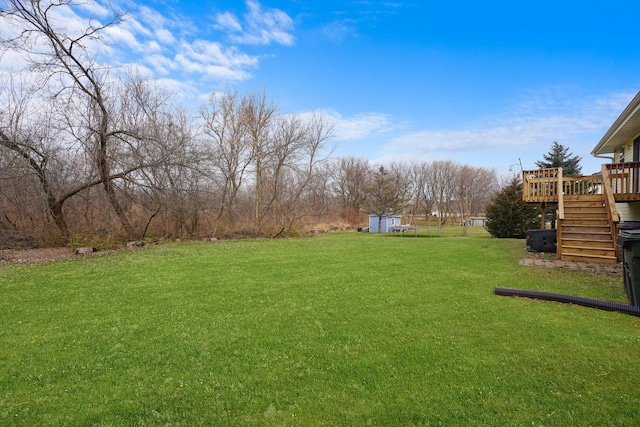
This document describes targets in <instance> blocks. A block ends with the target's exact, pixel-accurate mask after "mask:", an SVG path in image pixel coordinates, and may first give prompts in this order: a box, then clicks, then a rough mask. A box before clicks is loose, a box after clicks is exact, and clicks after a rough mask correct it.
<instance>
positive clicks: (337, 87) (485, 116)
mask: <svg viewBox="0 0 640 427" xmlns="http://www.w3.org/2000/svg"><path fill="white" fill-rule="evenodd" d="M114 4H115V5H116V6H118V7H120V8H122V9H123V10H126V11H127V12H128V14H129V20H128V21H126V22H125V23H124V25H122V26H121V27H120V28H118V29H111V30H110V33H109V35H108V41H109V42H110V45H111V48H110V50H109V52H108V53H109V61H110V62H111V63H112V64H113V65H136V66H137V67H139V68H140V69H142V70H143V71H144V72H145V73H147V74H148V75H149V76H150V77H151V78H153V79H157V80H158V81H159V82H161V84H162V85H163V86H165V87H166V88H168V89H170V90H173V91H175V92H176V94H178V95H179V97H180V99H181V101H182V102H184V103H185V105H187V106H189V107H190V108H193V109H194V111H195V110H196V108H197V105H198V103H199V102H201V101H202V100H203V99H205V98H206V95H207V94H208V93H211V92H220V91H226V90H232V89H237V90H238V91H240V92H249V91H262V90H264V91H266V93H267V95H268V96H269V97H271V98H272V99H273V100H274V101H276V102H277V103H278V105H279V108H280V110H281V111H283V112H300V113H303V112H308V111H311V110H321V111H324V112H325V113H327V114H328V115H329V116H330V117H331V118H332V120H334V121H335V123H336V137H335V140H334V141H335V142H336V143H337V144H338V148H337V150H336V152H335V155H338V156H344V155H354V156H358V157H365V158H369V159H371V160H372V161H373V162H376V163H385V162H389V161H392V160H427V161H430V160H441V159H451V160H455V161H457V162H460V163H466V164H470V165H473V166H483V167H488V168H496V169H497V170H498V171H499V172H501V173H506V172H507V170H508V169H509V166H510V165H512V164H516V163H518V162H519V159H520V160H521V161H522V164H523V166H524V167H525V169H526V168H533V167H534V162H535V161H536V160H541V159H542V155H543V154H545V153H546V152H548V150H549V148H550V147H551V145H552V142H553V141H558V142H560V143H561V144H563V145H566V146H569V147H570V149H571V151H572V152H573V153H574V154H577V155H579V156H581V157H582V159H583V160H582V164H583V172H585V173H591V172H595V171H597V170H599V165H600V164H601V163H602V162H606V161H605V160H600V159H594V158H592V157H591V155H590V152H591V149H592V148H593V147H594V146H595V145H596V144H597V142H598V141H599V140H600V138H601V137H602V135H603V134H604V133H605V132H606V130H607V129H608V128H609V126H610V125H611V123H612V122H613V121H614V120H615V119H616V118H617V116H618V115H619V114H620V113H621V112H622V110H623V109H624V107H625V106H626V105H627V103H628V102H629V101H630V100H631V99H632V98H633V96H634V95H635V93H636V92H637V91H638V90H640V73H639V70H640V49H638V44H637V41H638V39H639V37H638V34H637V29H636V28H637V22H636V21H637V17H638V16H640V1H635V0H580V1H577V0H576V1H571V0H565V1H563V0H554V1H548V0H535V1H528V0H518V1H515V0H510V1H506V0H504V1H499V0H487V1H480V0H458V1H455V0H446V1H445V0H410V1H393V0H391V1H373V0H372V1H365V0H342V1H337V0H246V1H243V0H233V1H231V0H218V1H216V0H201V1H178V0H163V1H151V0H143V1H135V2H134V1H131V2H126V0H119V3H118V2H116V3H114ZM87 13H91V14H92V15H93V16H95V17H98V18H99V17H100V16H101V13H102V12H101V10H100V9H99V8H96V7H94V8H91V9H90V10H88V11H87ZM66 19H69V20H72V19H74V17H71V16H69V17H67V18H66Z"/></svg>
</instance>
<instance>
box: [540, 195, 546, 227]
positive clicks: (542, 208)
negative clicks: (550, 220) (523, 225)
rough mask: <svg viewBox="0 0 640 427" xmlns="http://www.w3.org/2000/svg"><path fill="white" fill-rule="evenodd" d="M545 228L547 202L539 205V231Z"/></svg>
mask: <svg viewBox="0 0 640 427" xmlns="http://www.w3.org/2000/svg"><path fill="white" fill-rule="evenodd" d="M546 226H547V202H542V203H540V230H544V229H545V227H546Z"/></svg>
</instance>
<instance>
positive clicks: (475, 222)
mask: <svg viewBox="0 0 640 427" xmlns="http://www.w3.org/2000/svg"><path fill="white" fill-rule="evenodd" d="M486 220H487V218H483V217H471V218H469V227H484V225H485V221H486Z"/></svg>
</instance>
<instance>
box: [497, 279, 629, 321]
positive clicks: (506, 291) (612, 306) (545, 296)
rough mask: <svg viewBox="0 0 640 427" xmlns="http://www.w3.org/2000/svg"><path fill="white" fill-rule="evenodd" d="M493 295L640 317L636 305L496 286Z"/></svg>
mask: <svg viewBox="0 0 640 427" xmlns="http://www.w3.org/2000/svg"><path fill="white" fill-rule="evenodd" d="M493 293H494V294H496V295H502V296H508V297H525V298H534V299H541V300H545V301H557V302H564V303H567V304H576V305H582V306H585V307H591V308H599V309H600V310H607V311H619V312H620V313H626V314H631V315H633V316H640V307H637V306H635V305H629V304H623V303H620V302H613V301H602V300H598V299H591V298H582V297H574V296H571V295H563V294H553V293H551V292H541V291H529V290H524V289H513V288H501V287H498V286H496V287H495V288H494V289H493Z"/></svg>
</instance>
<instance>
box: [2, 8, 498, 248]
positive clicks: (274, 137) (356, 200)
mask: <svg viewBox="0 0 640 427" xmlns="http://www.w3.org/2000/svg"><path fill="white" fill-rule="evenodd" d="M76 6H77V5H76V4H74V2H73V0H63V1H57V2H47V1H39V0H31V1H27V2H23V1H18V0H4V1H2V3H0V22H2V25H5V26H6V27H5V28H11V29H12V31H11V32H10V36H9V37H6V36H5V37H3V38H2V40H1V47H2V55H7V56H8V55H10V54H19V56H20V58H21V60H22V61H23V62H22V68H20V69H12V70H2V73H0V173H1V174H0V177H1V178H0V212H1V213H2V214H1V216H0V228H13V229H17V230H28V231H31V232H34V233H36V234H37V235H38V236H40V238H41V239H43V240H44V241H47V242H51V243H66V242H69V241H72V240H74V239H78V238H82V239H86V238H95V237H104V238H106V237H109V238H115V239H119V240H121V239H129V240H134V239H140V238H143V237H147V236H155V237H161V236H165V237H184V236H237V235H248V236H275V235H283V234H291V233H297V232H300V231H305V230H309V229H312V228H317V227H318V225H319V224H331V223H344V224H347V225H353V226H357V225H361V224H362V220H363V213H375V214H380V215H382V214H385V213H388V212H391V211H395V212H400V211H403V212H405V213H406V214H407V215H409V216H410V217H416V216H424V217H429V216H431V215H432V214H434V213H435V215H436V216H437V220H438V221H440V222H445V221H446V220H447V219H448V218H451V217H453V216H457V217H459V218H462V219H463V220H464V218H467V217H468V216H471V215H476V214H478V213H481V212H483V211H484V208H485V206H486V205H487V202H488V201H489V199H490V198H491V196H493V194H494V193H495V191H496V189H497V186H498V184H497V180H496V174H495V171H493V170H488V169H484V168H474V167H471V166H466V165H460V164H457V163H455V162H453V161H434V162H413V163H401V162H396V163H392V164H390V165H388V166H385V167H383V166H376V165H372V164H370V162H369V161H368V160H366V159H362V158H357V157H344V158H334V157H332V153H333V150H334V148H335V147H334V146H333V144H332V138H333V136H334V124H333V123H332V122H331V121H330V120H329V119H328V118H327V117H326V116H324V115H323V114H321V113H318V112H315V113H308V114H286V113H282V112H280V111H279V110H278V107H277V105H276V103H275V102H274V101H273V100H271V99H270V98H269V97H268V96H267V95H266V93H250V94H240V93H238V92H230V93H225V94H219V93H214V94H211V96H210V97H209V99H208V100H207V101H206V102H205V103H203V104H202V105H201V106H200V108H199V109H198V112H197V114H194V113H190V112H188V111H187V110H186V109H185V108H184V107H183V106H181V105H180V104H179V103H177V102H176V101H175V98H174V97H173V96H172V94H170V93H168V92H166V91H165V90H163V89H162V88H161V87H160V86H159V85H157V84H156V83H154V82H153V81H151V80H148V79H146V78H145V77H144V76H142V75H140V74H138V73H135V72H131V71H129V72H126V71H122V70H120V69H111V68H109V67H105V66H104V65H103V64H100V63H98V61H97V60H96V57H95V53H94V52H95V49H97V47H96V46H97V45H96V44H97V43H99V42H100V34H101V32H103V31H104V30H105V29H107V28H108V27H111V26H115V25H118V24H119V23H120V22H121V21H122V20H123V19H124V15H123V14H122V13H120V12H118V11H113V13H112V16H111V19H110V20H108V21H107V22H106V23H105V24H96V21H88V22H87V23H86V26H85V27H84V28H81V29H78V28H61V27H59V26H57V25H56V23H57V20H56V19H57V17H58V16H59V15H58V12H57V9H60V8H67V7H76Z"/></svg>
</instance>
